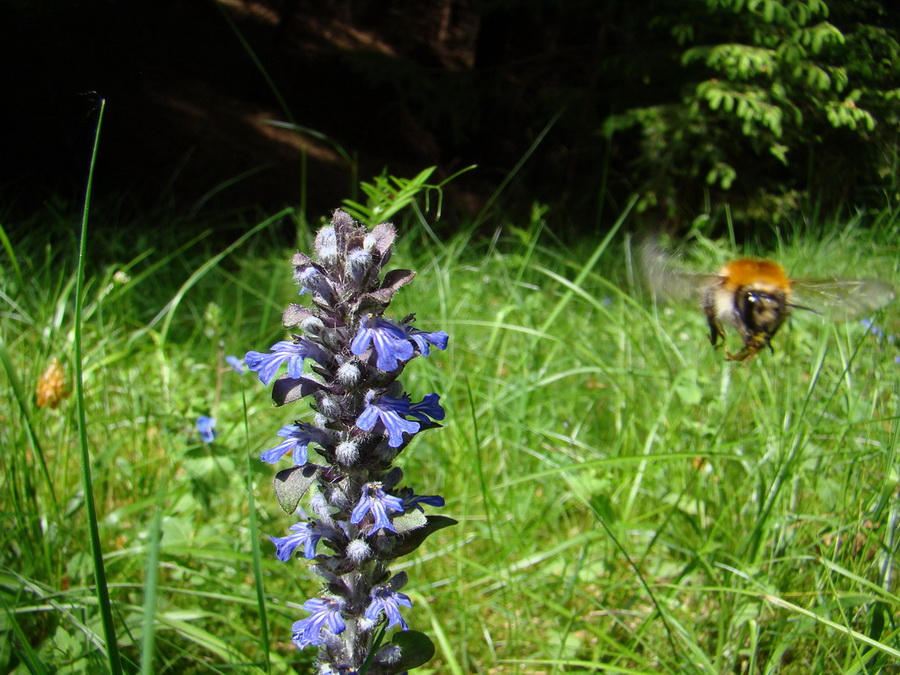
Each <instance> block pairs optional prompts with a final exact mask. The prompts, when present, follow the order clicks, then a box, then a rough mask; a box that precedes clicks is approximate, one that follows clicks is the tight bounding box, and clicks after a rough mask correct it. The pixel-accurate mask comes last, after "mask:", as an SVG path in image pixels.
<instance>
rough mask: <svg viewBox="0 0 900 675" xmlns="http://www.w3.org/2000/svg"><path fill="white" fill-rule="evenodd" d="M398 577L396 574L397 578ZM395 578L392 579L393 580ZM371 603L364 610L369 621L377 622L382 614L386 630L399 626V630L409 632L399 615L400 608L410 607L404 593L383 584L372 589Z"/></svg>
mask: <svg viewBox="0 0 900 675" xmlns="http://www.w3.org/2000/svg"><path fill="white" fill-rule="evenodd" d="M399 576H400V575H399V574H398V575H397V577H399ZM397 577H394V578H395V579H396V578H397ZM392 581H393V580H392ZM371 598H372V602H370V603H369V606H368V607H367V608H366V614H365V617H366V618H367V619H368V620H369V621H377V620H378V617H380V616H381V615H382V614H384V615H386V616H387V618H388V625H387V627H388V630H390V629H391V628H393V627H394V626H397V625H399V626H400V628H401V630H409V626H408V625H407V624H406V621H405V620H404V619H403V617H402V616H401V615H400V606H401V605H402V606H403V607H412V600H410V599H409V596H408V595H406V593H400V592H399V591H395V590H394V589H393V588H391V585H390V584H383V585H381V586H376V587H375V588H373V589H372V594H371Z"/></svg>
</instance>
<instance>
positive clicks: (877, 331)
mask: <svg viewBox="0 0 900 675" xmlns="http://www.w3.org/2000/svg"><path fill="white" fill-rule="evenodd" d="M860 323H861V324H862V325H863V328H865V329H866V330H868V331H869V332H870V333H871V334H872V335H874V336H875V337H877V338H882V337H884V329H883V328H882V327H881V326H879V325H878V324H876V323H875V322H874V321H873V320H872V319H863V320H862V321H860Z"/></svg>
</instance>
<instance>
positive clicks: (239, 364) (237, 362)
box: [225, 356, 247, 375]
mask: <svg viewBox="0 0 900 675" xmlns="http://www.w3.org/2000/svg"><path fill="white" fill-rule="evenodd" d="M225 361H226V362H227V363H228V365H229V366H231V369H232V370H233V371H234V372H236V373H237V374H238V375H246V374H247V368H246V366H244V362H243V361H242V360H241V359H239V358H238V357H236V356H226V357H225Z"/></svg>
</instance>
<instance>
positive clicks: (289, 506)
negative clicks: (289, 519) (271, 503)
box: [272, 464, 319, 513]
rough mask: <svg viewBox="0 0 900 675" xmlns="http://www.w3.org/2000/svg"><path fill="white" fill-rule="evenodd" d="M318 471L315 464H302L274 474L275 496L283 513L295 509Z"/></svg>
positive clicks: (291, 511)
mask: <svg viewBox="0 0 900 675" xmlns="http://www.w3.org/2000/svg"><path fill="white" fill-rule="evenodd" d="M318 471H319V467H318V466H316V465H315V464H304V465H303V466H295V467H292V468H290V469H285V470H284V471H279V472H278V473H277V474H275V478H274V479H272V484H273V485H274V487H275V496H276V497H277V499H278V503H279V504H280V505H281V508H283V509H284V511H285V513H293V512H294V511H296V510H297V504H299V503H300V500H301V499H302V498H303V495H304V494H305V493H306V491H307V490H308V489H309V486H310V485H312V484H313V481H315V479H316V475H317V474H318Z"/></svg>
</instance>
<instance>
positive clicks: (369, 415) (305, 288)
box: [210, 211, 454, 675]
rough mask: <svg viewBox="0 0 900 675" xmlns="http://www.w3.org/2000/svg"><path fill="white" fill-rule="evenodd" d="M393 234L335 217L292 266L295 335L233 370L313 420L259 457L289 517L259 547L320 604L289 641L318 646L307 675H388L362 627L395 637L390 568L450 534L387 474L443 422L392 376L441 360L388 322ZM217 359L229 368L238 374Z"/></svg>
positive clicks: (394, 273) (400, 283)
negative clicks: (297, 575) (303, 581)
mask: <svg viewBox="0 0 900 675" xmlns="http://www.w3.org/2000/svg"><path fill="white" fill-rule="evenodd" d="M396 236H397V231H396V229H395V228H394V226H393V225H391V224H390V223H381V224H380V225H376V226H375V227H374V228H371V229H369V228H366V227H364V226H362V225H360V224H359V223H356V222H354V221H353V219H352V218H351V217H350V216H349V215H348V214H346V213H344V212H343V211H335V212H334V215H333V217H332V219H331V224H330V225H327V226H326V227H323V228H322V229H320V230H319V233H318V234H317V236H316V239H315V243H314V255H307V254H305V253H302V252H299V251H298V252H296V253H295V254H294V255H293V256H292V257H291V265H292V268H293V278H294V281H295V282H296V283H297V284H298V285H299V286H300V296H301V297H300V302H303V303H304V304H295V303H292V304H290V305H289V306H288V307H287V309H286V310H285V312H284V313H283V315H282V322H283V325H284V326H285V327H287V328H288V329H289V330H296V331H297V334H292V335H291V338H290V339H285V340H282V341H280V342H276V343H275V344H273V345H272V347H271V348H270V349H269V351H268V352H255V351H251V352H247V355H246V356H245V358H244V362H245V363H246V368H247V369H248V370H251V371H253V372H255V373H257V375H258V377H259V379H260V381H261V382H262V383H263V384H265V385H269V384H270V383H273V384H272V400H273V402H274V403H275V405H276V406H283V405H288V404H294V403H302V402H307V403H308V404H309V407H310V408H311V409H312V414H311V415H308V414H306V413H307V409H306V408H303V409H302V410H301V412H300V413H299V414H298V415H296V416H294V419H295V421H294V422H292V423H289V424H285V423H284V422H283V421H282V422H281V423H280V424H281V427H280V429H279V430H278V432H277V435H278V436H279V441H278V442H277V443H276V444H272V445H274V447H271V446H270V445H263V446H262V447H264V448H268V449H265V450H263V451H261V453H260V459H261V460H262V461H263V462H265V463H267V464H272V465H276V466H277V467H278V469H277V474H276V475H275V478H274V481H273V486H274V489H275V494H276V497H277V498H278V502H279V504H280V505H281V507H282V509H283V510H284V511H285V512H287V513H290V514H295V520H294V522H293V523H292V524H291V525H290V526H289V528H288V530H287V534H286V536H270V537H269V539H270V540H271V542H272V544H273V545H274V547H275V556H276V557H277V558H278V560H280V561H282V562H285V563H290V569H302V568H309V569H310V570H311V571H312V572H313V575H314V576H315V577H316V578H317V579H319V580H320V582H321V583H322V591H321V592H320V593H319V597H314V598H312V599H311V600H307V601H306V602H305V603H304V605H303V607H304V609H306V611H308V612H309V613H310V615H309V616H308V617H306V618H305V619H301V620H299V621H297V622H295V623H294V624H293V628H292V633H291V640H292V641H293V643H294V645H296V646H297V648H298V649H306V648H307V647H316V646H317V647H319V650H318V656H317V658H316V663H315V667H314V669H315V672H316V673H319V675H338V674H339V673H344V674H347V673H356V672H360V671H361V669H363V668H369V669H370V671H371V672H385V673H388V672H397V670H398V662H397V658H398V657H397V654H396V652H397V650H399V647H396V646H395V649H393V651H392V650H391V649H390V648H386V647H385V646H384V645H382V646H381V648H379V649H375V640H376V637H377V636H378V635H379V634H380V632H379V631H377V630H374V629H375V627H376V626H378V625H384V626H386V627H387V628H389V629H400V630H407V629H408V628H409V625H408V623H407V621H406V618H405V617H404V616H403V615H402V614H401V610H405V609H406V608H410V607H412V602H411V601H410V599H409V596H407V595H406V594H404V593H402V592H400V589H401V588H402V587H403V586H404V585H405V584H406V580H407V578H406V574H405V573H403V572H400V573H398V574H394V575H393V576H391V575H390V571H389V570H390V568H391V566H392V565H393V564H394V561H396V560H397V559H398V558H400V557H401V556H404V555H407V554H408V553H410V552H411V551H413V550H415V549H416V548H417V547H418V546H420V545H422V544H423V543H424V541H425V539H426V538H427V537H429V536H431V535H432V534H433V533H435V532H438V531H439V530H441V529H442V528H443V527H446V526H447V525H450V524H453V522H454V521H453V520H452V519H451V518H447V517H445V516H431V515H428V516H424V515H421V514H422V513H423V512H424V510H425V507H426V506H428V507H441V506H443V505H444V498H443V497H441V496H439V495H417V494H415V492H413V490H412V488H410V487H403V486H401V485H400V483H401V482H402V481H403V472H402V471H401V470H400V469H399V467H395V466H393V462H394V460H395V458H396V457H397V456H399V455H400V453H402V452H404V451H406V449H407V448H408V447H409V446H410V444H411V442H412V441H413V440H414V439H415V438H416V437H417V436H418V435H419V434H420V433H422V432H424V431H429V430H431V429H433V428H435V427H438V426H440V425H439V424H437V423H436V422H437V421H438V420H443V419H444V416H445V411H444V408H443V406H442V405H441V398H440V396H439V395H438V394H436V393H429V394H427V395H425V396H424V398H422V399H421V400H418V398H416V399H413V398H411V397H410V395H409V394H407V393H405V388H404V386H403V384H402V383H401V382H400V380H399V379H398V378H399V377H400V375H401V374H402V373H403V372H404V371H405V370H406V368H407V367H409V363H410V362H411V361H412V360H413V359H414V358H416V357H417V356H428V355H429V353H431V351H432V349H438V350H444V349H446V348H447V344H448V339H449V338H448V336H447V334H446V333H444V332H443V331H427V330H420V329H418V328H413V327H412V326H411V325H410V323H411V321H412V315H410V316H409V318H407V319H404V320H402V321H399V322H398V321H395V320H393V319H391V318H389V316H390V315H389V313H388V310H389V308H390V304H391V301H392V299H393V297H394V295H395V294H396V293H397V292H399V291H400V290H401V289H402V288H404V287H406V286H407V285H408V284H409V283H410V282H411V281H412V280H413V279H414V277H415V272H414V271H412V270H403V269H391V270H385V269H384V267H385V266H386V265H387V263H388V262H389V261H390V259H391V257H392V252H393V244H394V240H395V239H396ZM227 360H228V363H229V364H231V366H232V367H233V368H235V369H236V370H237V369H238V366H240V365H241V363H240V361H239V360H238V359H237V358H235V357H230V358H228V359H227ZM307 360H311V361H312V363H309V364H307V363H306V361H307ZM285 372H286V376H284V373H285ZM413 400H418V402H416V403H413ZM297 417H300V418H301V419H304V420H307V421H300V420H299V419H296V418H297ZM210 432H211V429H210ZM310 447H312V448H313V449H314V450H315V455H316V457H315V460H314V461H310ZM287 461H290V466H288V465H287ZM301 502H302V504H301ZM416 512H419V513H416ZM426 524H427V525H426ZM412 531H415V532H416V534H415V535H414V536H410V535H409V533H410V532H412ZM294 559H298V560H297V561H296V562H295V561H294ZM301 561H302V564H301ZM386 580H387V581H386ZM415 640H416V642H417V643H420V642H422V641H423V640H427V638H426V637H425V636H424V635H422V634H419V635H418V636H417V637H416V638H415Z"/></svg>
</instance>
